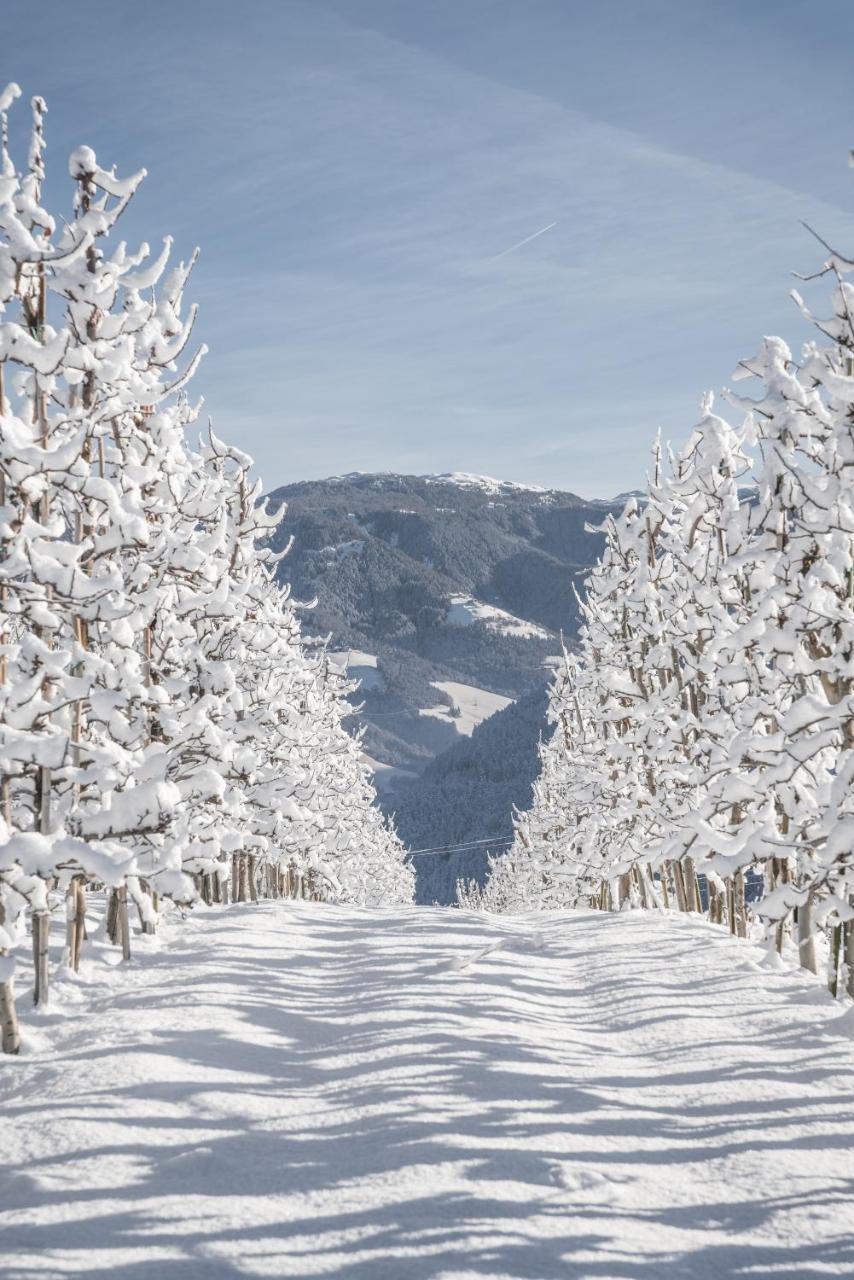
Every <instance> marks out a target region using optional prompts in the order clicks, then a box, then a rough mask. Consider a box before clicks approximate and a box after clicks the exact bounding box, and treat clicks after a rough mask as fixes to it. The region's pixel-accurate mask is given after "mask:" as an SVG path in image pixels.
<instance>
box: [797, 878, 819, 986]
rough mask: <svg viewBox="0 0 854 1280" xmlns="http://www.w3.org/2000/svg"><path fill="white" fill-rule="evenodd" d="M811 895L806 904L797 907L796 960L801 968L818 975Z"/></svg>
mask: <svg viewBox="0 0 854 1280" xmlns="http://www.w3.org/2000/svg"><path fill="white" fill-rule="evenodd" d="M812 907H813V898H812V894H810V895H809V897H808V898H807V900H806V902H803V903H801V905H800V906H799V907H798V959H799V960H800V964H801V968H802V969H808V970H809V972H810V973H818V958H817V956H816V953H815V937H814V935H813V924H812Z"/></svg>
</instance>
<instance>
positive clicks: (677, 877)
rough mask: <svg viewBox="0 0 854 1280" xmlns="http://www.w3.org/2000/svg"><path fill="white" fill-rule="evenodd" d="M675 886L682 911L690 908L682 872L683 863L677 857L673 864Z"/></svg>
mask: <svg viewBox="0 0 854 1280" xmlns="http://www.w3.org/2000/svg"><path fill="white" fill-rule="evenodd" d="M672 866H673V887H674V889H675V890H676V905H677V906H678V908H679V910H680V911H687V910H688V900H687V898H686V896H685V876H684V875H683V873H682V863H681V861H680V860H679V859H678V858H677V859H676V860H675V861H674V862H673V864H672Z"/></svg>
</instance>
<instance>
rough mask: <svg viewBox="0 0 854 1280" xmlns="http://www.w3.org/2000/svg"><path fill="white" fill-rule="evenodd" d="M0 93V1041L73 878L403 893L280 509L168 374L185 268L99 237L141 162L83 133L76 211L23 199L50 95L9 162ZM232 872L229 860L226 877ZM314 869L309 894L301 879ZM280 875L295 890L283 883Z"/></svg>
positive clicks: (76, 918)
mask: <svg viewBox="0 0 854 1280" xmlns="http://www.w3.org/2000/svg"><path fill="white" fill-rule="evenodd" d="M18 96H19V90H18V89H17V86H14V85H13V86H10V87H9V88H8V89H7V90H6V91H5V92H4V93H3V94H2V95H0V116H1V117H2V138H0V632H2V635H0V1025H2V1028H3V1047H4V1048H5V1049H7V1050H10V1051H15V1049H16V1046H17V1030H16V1028H15V1015H14V1005H13V1000H12V986H11V977H12V975H11V965H12V961H11V952H12V951H13V949H14V947H15V944H16V942H17V941H18V940H19V939H20V937H21V935H22V931H23V928H24V920H25V917H27V916H28V917H30V918H31V919H32V923H33V930H34V951H35V954H36V957H37V981H36V999H37V1000H44V999H46V998H47V976H48V969H47V956H48V946H47V943H48V926H49V916H48V908H49V900H50V897H51V895H55V894H56V893H60V894H65V895H66V896H67V904H68V905H67V915H68V932H67V947H66V953H65V958H66V961H67V962H68V963H70V964H72V965H73V966H74V967H77V965H78V964H79V960H80V951H81V944H82V940H83V936H84V932H85V930H84V927H83V916H84V913H85V903H86V893H85V889H86V886H87V885H93V884H97V885H99V886H105V887H106V888H108V889H109V890H110V907H109V912H108V920H107V926H108V932H109V933H110V935H111V936H113V937H114V938H115V939H116V940H118V941H121V943H122V946H123V950H124V954H125V955H126V956H127V955H129V948H130V925H129V922H128V913H127V904H128V900H129V899H130V900H131V901H133V902H135V903H136V906H137V908H138V911H139V916H140V922H141V925H142V928H143V929H144V930H151V929H153V928H154V926H155V923H156V919H157V904H158V901H159V900H160V899H162V898H172V899H174V900H176V901H178V902H179V903H181V904H184V905H186V904H189V903H191V902H192V901H193V900H194V898H195V896H196V894H197V893H201V894H202V895H203V896H206V897H208V898H209V899H215V898H216V899H221V898H223V897H225V896H226V895H227V887H226V886H227V885H228V884H229V883H231V884H232V885H235V886H236V887H237V888H238V893H237V896H238V897H254V896H256V891H257V889H258V887H259V886H260V888H261V890H262V891H265V886H266V889H267V890H269V891H271V892H275V893H277V894H278V893H280V892H282V891H283V890H285V889H286V886H285V884H284V878H285V877H286V875H287V873H288V872H289V871H290V870H291V869H293V868H294V867H296V866H297V865H298V866H299V869H300V874H302V873H306V874H307V875H309V876H314V878H315V882H316V883H314V884H313V886H312V887H313V889H316V890H317V892H318V893H322V896H325V897H331V896H336V895H337V896H343V897H345V898H346V899H347V900H351V901H368V900H370V901H372V902H378V903H379V902H386V901H401V900H410V899H411V896H412V871H411V868H410V867H409V866H408V865H407V864H406V862H405V858H404V855H403V851H402V849H401V846H400V844H399V842H398V841H397V839H396V837H395V836H394V835H393V833H392V832H391V831H390V830H389V828H388V827H387V826H386V824H385V823H384V822H383V820H382V818H381V817H380V815H379V813H378V811H377V809H376V807H375V806H374V804H373V799H374V796H373V792H372V789H371V787H370V784H369V781H368V774H367V771H366V769H365V766H364V765H363V764H362V762H361V760H360V758H359V751H358V744H357V743H356V741H355V740H354V739H353V738H351V737H350V735H349V734H348V733H347V732H346V730H345V728H344V725H343V720H344V716H345V713H346V710H347V704H346V702H345V693H346V690H345V689H343V688H341V687H339V685H338V684H337V683H336V681H335V679H333V678H331V677H330V676H329V674H328V671H327V669H326V668H327V666H328V664H326V660H325V657H321V656H318V654H317V653H316V652H314V651H313V650H310V649H308V650H307V649H306V648H305V646H304V645H303V642H302V639H301V636H300V629H299V624H298V621H297V617H296V613H295V610H294V608H293V606H292V604H291V602H290V601H289V599H288V596H287V593H286V592H284V591H283V590H282V589H281V588H279V587H277V585H276V584H275V582H274V579H273V576H272V571H273V567H274V564H273V557H272V554H271V552H270V551H269V550H268V549H267V547H266V543H267V540H268V539H269V537H270V535H271V534H272V532H273V531H274V529H275V527H276V524H277V522H278V519H279V518H280V516H281V513H271V512H270V511H268V509H267V507H266V505H265V503H264V502H263V501H262V500H261V489H260V482H257V481H254V480H252V479H251V477H250V467H251V460H250V459H249V458H247V457H246V455H245V454H243V453H241V452H240V451H238V450H235V449H230V448H228V447H227V446H225V445H224V444H222V443H221V442H220V441H218V440H217V439H216V437H215V436H213V434H212V433H211V434H210V435H209V439H208V442H207V443H205V444H203V445H201V446H200V447H199V448H197V449H193V448H191V447H190V446H189V445H188V442H187V431H188V429H189V428H191V427H192V424H193V423H194V422H195V420H196V417H197V409H196V408H194V407H193V406H192V405H191V404H190V402H189V401H188V399H187V396H186V393H185V388H186V386H187V383H188V382H189V380H190V379H191V377H192V376H193V374H194V372H195V370H196V369H197V367H198V364H199V362H200V360H201V357H202V355H203V354H204V349H203V348H199V349H197V350H196V351H195V352H194V353H193V354H188V353H189V350H190V345H189V344H190V342H191V337H192V332H193V325H194V320H195V308H194V307H191V308H190V309H189V310H188V311H185V309H184V306H183V295H184V291H185V288H186V285H187V281H188V279H189V277H190V273H191V271H192V269H193V265H194V263H195V261H196V255H195V254H194V255H193V256H192V257H191V258H190V260H189V261H188V262H186V263H185V262H180V263H178V265H177V266H173V267H172V268H171V269H169V265H168V264H169V258H170V251H171V241H170V240H169V239H168V238H167V240H166V241H165V242H164V246H163V249H162V251H160V252H159V253H157V254H155V255H152V253H151V251H150V250H149V247H148V245H142V246H141V247H140V248H139V250H138V251H137V252H135V253H131V252H129V251H128V249H127V246H126V245H125V244H124V243H123V242H117V241H116V240H115V236H114V232H115V228H116V224H117V223H118V221H119V219H120V218H121V215H122V213H123V212H124V210H125V209H126V207H127V205H128V202H129V201H130V200H131V198H132V197H133V194H134V192H135V191H136V189H137V187H138V186H139V183H140V182H141V180H142V178H143V177H144V174H143V173H138V174H135V175H132V176H131V177H130V178H126V179H122V178H119V177H118V176H117V175H116V173H115V171H114V170H109V171H107V170H105V169H103V168H102V167H101V166H100V165H99V164H98V161H97V159H96V157H95V155H94V153H93V152H92V151H91V149H90V148H88V147H81V148H79V149H78V150H76V151H75V152H74V153H73V154H72V156H71V159H70V163H69V171H70V176H71V179H72V181H73V184H74V185H73V191H74V198H73V202H72V210H71V215H70V217H69V218H67V219H59V220H57V219H55V218H53V217H52V216H51V215H50V214H49V213H47V212H46V211H45V210H44V209H43V207H42V186H43V181H44V172H45V170H44V155H45V142H44V132H43V122H44V113H45V106H44V103H43V102H42V100H41V99H39V98H36V99H33V103H32V110H33V126H32V133H31V143H30V148H29V155H28V161H27V166H26V169H25V170H24V171H22V172H18V171H17V170H16V168H15V165H14V163H13V160H12V157H11V156H10V154H9V150H8V145H7V128H6V112H7V110H8V108H9V107H10V106H11V105H12V103H13V102H14V100H15V99H16V97H18ZM229 873H231V874H229ZM321 882H322V884H323V888H322V889H321V888H320V887H319V886H320V885H321ZM294 890H295V883H290V888H289V890H288V891H294Z"/></svg>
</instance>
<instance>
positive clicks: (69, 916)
mask: <svg viewBox="0 0 854 1280" xmlns="http://www.w3.org/2000/svg"><path fill="white" fill-rule="evenodd" d="M65 919H66V928H65V954H66V961H67V964H68V967H69V968H70V969H73V970H74V972H75V973H79V972H80V956H81V953H82V951H83V940H84V938H85V937H86V894H85V892H84V889H83V882H82V881H81V880H80V878H79V876H75V877H74V879H73V880H72V881H71V883H70V884H69V886H68V892H67V893H66V896H65Z"/></svg>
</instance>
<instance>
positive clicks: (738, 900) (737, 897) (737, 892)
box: [733, 867, 747, 938]
mask: <svg viewBox="0 0 854 1280" xmlns="http://www.w3.org/2000/svg"><path fill="white" fill-rule="evenodd" d="M733 892H734V904H735V931H736V933H737V935H738V936H739V938H746V937H747V901H746V899H745V896H744V871H743V869H742V868H741V867H739V869H738V871H736V873H735V881H734V885H733Z"/></svg>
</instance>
